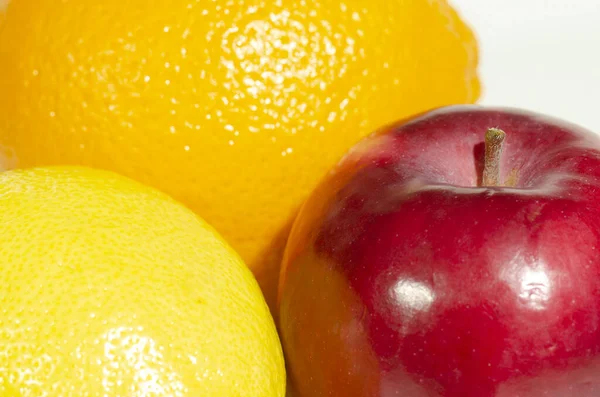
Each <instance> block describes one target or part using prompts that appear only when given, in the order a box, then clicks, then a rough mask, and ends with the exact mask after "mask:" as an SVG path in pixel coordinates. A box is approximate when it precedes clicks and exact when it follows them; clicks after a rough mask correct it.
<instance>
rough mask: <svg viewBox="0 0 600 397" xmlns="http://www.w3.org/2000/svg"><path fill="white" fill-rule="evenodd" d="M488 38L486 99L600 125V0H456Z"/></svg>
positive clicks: (483, 43) (483, 41)
mask: <svg viewBox="0 0 600 397" xmlns="http://www.w3.org/2000/svg"><path fill="white" fill-rule="evenodd" d="M450 2H451V3H452V4H453V5H454V7H455V8H456V9H457V10H458V12H459V13H460V14H461V15H462V17H463V18H464V19H465V20H466V21H467V23H468V24H469V25H470V26H471V27H472V28H473V29H474V30H475V32H476V34H477V36H478V39H479V45H480V54H481V64H480V75H481V77H482V80H483V84H484V92H483V96H482V100H481V103H483V104H489V105H501V106H516V107H521V108H525V109H530V110H534V111H539V112H543V113H547V114H550V115H553V116H556V117H560V118H563V119H566V120H569V121H571V122H573V123H576V124H580V125H582V126H584V127H587V128H589V129H591V130H592V131H594V132H596V133H600V0H450Z"/></svg>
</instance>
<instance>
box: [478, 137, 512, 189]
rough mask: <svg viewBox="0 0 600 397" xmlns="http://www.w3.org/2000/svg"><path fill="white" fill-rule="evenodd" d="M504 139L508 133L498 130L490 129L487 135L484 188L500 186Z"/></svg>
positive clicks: (483, 177)
mask: <svg viewBox="0 0 600 397" xmlns="http://www.w3.org/2000/svg"><path fill="white" fill-rule="evenodd" d="M504 138H506V133H505V132H504V131H502V130H501V129H498V128H490V129H488V130H487V132H486V133H485V159H484V165H483V175H482V178H481V182H482V184H483V186H499V181H500V158H501V156H502V147H503V145H504Z"/></svg>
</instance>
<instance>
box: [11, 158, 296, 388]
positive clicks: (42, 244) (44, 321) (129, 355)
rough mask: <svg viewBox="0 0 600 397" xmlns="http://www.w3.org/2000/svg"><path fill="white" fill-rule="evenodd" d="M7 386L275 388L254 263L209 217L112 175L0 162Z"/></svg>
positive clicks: (280, 370) (273, 352)
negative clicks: (1, 167)
mask: <svg viewBox="0 0 600 397" xmlns="http://www.w3.org/2000/svg"><path fill="white" fill-rule="evenodd" d="M0 224H1V225H2V228H1V229H0V256H1V257H2V265H1V273H0V274H1V280H0V281H1V282H0V305H1V309H0V310H1V315H0V395H2V396H19V397H41V396H47V397H69V396H77V397H80V396H111V397H112V396H119V397H134V396H135V397H149V396H154V397H160V396H165V397H167V396H168V397H179V396H207V397H208V396H211V397H230V396H231V397H233V396H256V397H281V396H283V395H284V392H285V374H284V364H283V359H282V352H281V347H280V344H279V340H278V337H277V334H276V330H275V327H274V324H273V320H272V318H271V316H270V313H269V310H268V307H267V305H266V303H265V301H264V298H263V297H262V295H261V293H260V289H259V287H258V284H257V283H256V281H255V279H254V278H253V276H252V273H251V272H250V271H249V270H248V269H247V267H246V266H245V265H244V264H243V262H242V261H241V260H240V258H239V257H238V256H237V254H236V253H234V251H233V250H232V249H231V248H230V247H229V246H228V245H227V244H226V243H225V242H223V240H222V239H221V238H220V237H219V235H218V234H217V233H216V232H215V231H214V230H213V229H212V227H210V226H209V225H208V224H207V223H205V222H204V221H203V220H201V219H199V218H198V217H197V216H196V215H194V214H193V213H192V212H191V211H190V210H188V209H186V208H185V207H184V206H182V205H180V204H178V203H177V202H175V201H174V200H172V199H170V198H169V197H167V196H166V195H164V194H163V193H160V192H158V191H155V190H153V189H150V188H147V187H145V186H142V185H140V184H138V183H137V182H133V181H131V180H129V179H126V178H124V177H121V176H117V175H115V174H112V173H109V172H105V171H95V170H90V169H85V168H70V167H56V168H54V167H50V168H40V169H30V170H24V171H8V172H4V173H1V174H0Z"/></svg>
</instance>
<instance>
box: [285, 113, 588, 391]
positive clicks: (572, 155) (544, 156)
mask: <svg viewBox="0 0 600 397" xmlns="http://www.w3.org/2000/svg"><path fill="white" fill-rule="evenodd" d="M500 130H502V131H504V132H505V136H504V134H503V132H502V131H500ZM503 138H504V142H502V140H503ZM279 315H280V330H281V338H282V341H283V345H284V349H285V352H286V355H287V359H288V365H289V369H290V376H291V378H292V380H293V381H294V383H295V385H296V389H297V393H298V396H297V397H320V396H335V397H346V396H349V397H391V396H398V397H532V396H535V397H538V396H539V397H541V396H546V397H549V396H550V397H552V396H554V397H556V396H560V397H571V396H576V397H584V396H585V397H598V396H600V138H599V137H598V136H596V135H595V134H593V133H591V132H588V131H585V130H583V129H582V128H579V127H577V126H575V125H572V124H568V123H566V122H563V121H559V120H556V119H552V118H549V117H546V116H543V115H539V114H533V113H529V112H525V111H519V110H513V109H500V108H494V109H491V108H487V109H486V108H482V107H477V106H458V107H450V108H444V109H440V110H436V111H433V112H431V113H428V114H426V115H424V116H419V117H418V118H415V119H413V120H410V121H407V122H403V123H398V124H397V125H393V126H390V127H388V128H386V129H384V130H383V131H380V132H378V133H376V134H374V135H373V136H371V137H369V138H367V139H366V140H364V141H363V142H361V143H360V144H359V145H357V146H356V147H355V148H354V149H353V150H352V151H351V152H350V153H349V154H348V155H347V156H346V158H344V159H343V161H341V163H340V164H339V165H338V167H336V168H335V169H334V170H332V172H331V173H330V175H329V176H328V177H327V178H326V179H325V181H324V182H323V183H322V184H321V185H320V187H319V188H317V190H316V191H315V192H314V193H313V194H312V196H311V197H310V199H309V200H308V201H307V202H306V204H305V205H304V207H303V209H302V210H301V213H300V214H299V216H298V218H297V220H296V222H295V225H294V228H293V231H292V233H291V236H290V239H289V243H288V246H287V249H286V254H285V259H284V262H283V269H282V277H281V284H280V290H279Z"/></svg>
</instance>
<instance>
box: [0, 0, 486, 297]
mask: <svg viewBox="0 0 600 397" xmlns="http://www.w3.org/2000/svg"><path fill="white" fill-rule="evenodd" d="M0 20H2V18H0ZM3 20H4V22H0V23H1V24H0V167H4V168H13V167H23V166H34V165H35V166H37V165H48V164H79V165H89V166H94V167H100V168H107V169H111V170H115V171H118V172H119V173H122V174H124V175H126V176H129V177H132V178H135V179H137V180H139V181H141V182H143V183H146V184H149V185H152V186H155V187H157V188H159V189H161V190H163V191H165V192H168V193H169V194H170V195H172V196H173V197H175V198H176V199H178V200H179V201H181V202H183V203H185V204H186V205H187V206H189V207H190V208H191V209H193V210H194V211H196V212H198V213H199V214H200V215H201V216H202V217H203V218H204V219H206V220H207V221H208V222H209V223H210V224H211V225H213V226H215V228H216V229H217V230H218V231H219V232H220V233H221V234H222V235H223V236H224V238H225V239H226V240H227V241H228V242H229V243H230V244H231V245H232V246H233V248H235V249H236V250H237V251H238V252H239V253H240V254H241V256H242V258H243V259H244V260H245V261H246V263H248V265H249V266H250V268H251V269H252V270H253V271H254V272H255V274H256V276H257V278H258V281H259V283H260V284H261V286H262V287H263V289H264V291H265V294H266V296H267V301H268V302H270V303H272V302H273V298H274V297H275V294H274V292H275V287H276V285H277V282H276V281H277V274H278V271H277V266H278V263H279V259H280V254H281V249H282V248H283V243H284V242H285V238H286V235H287V226H288V224H289V222H290V220H291V218H292V217H293V215H294V213H295V211H296V209H297V208H298V207H299V205H300V204H301V202H302V201H303V199H304V198H305V197H306V195H307V194H308V192H310V191H311V190H312V189H313V188H314V187H315V186H316V184H317V182H318V181H319V179H320V178H321V177H322V175H323V174H324V173H325V172H326V170H328V169H329V168H330V167H331V166H332V165H334V164H335V162H336V161H337V160H338V159H339V158H340V157H341V156H342V155H343V153H345V151H346V150H347V149H348V148H349V147H350V146H352V145H353V144H354V143H355V142H356V141H358V140H359V139H360V138H361V137H363V136H365V135H366V134H368V133H370V132H372V131H373V130H375V129H377V128H379V127H381V126H383V125H384V124H387V123H389V122H391V121H394V120H397V119H399V118H403V117H405V116H408V115H411V114H413V113H418V112H421V111H425V110H427V109H430V108H432V107H437V106H442V105H448V104H455V103H470V102H474V101H475V100H476V99H477V98H478V96H479V82H478V79H477V75H476V67H477V48H476V42H475V39H474V37H473V35H472V33H471V31H470V30H469V28H468V27H466V26H465V25H464V24H463V22H462V21H461V20H460V19H459V17H458V16H457V15H456V13H455V11H454V10H453V9H452V8H451V7H450V6H449V5H448V4H447V2H446V0H348V1H342V2H340V1H338V0H315V1H308V0H261V1H258V0H238V1H225V0H223V1H221V0H202V1H200V0H158V1H153V2H150V3H149V2H148V1H146V0H102V1H83V0H62V1H56V0H15V1H11V2H10V3H9V5H8V7H7V9H6V13H5V16H4V18H3Z"/></svg>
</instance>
